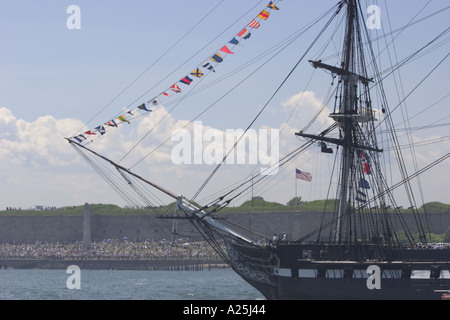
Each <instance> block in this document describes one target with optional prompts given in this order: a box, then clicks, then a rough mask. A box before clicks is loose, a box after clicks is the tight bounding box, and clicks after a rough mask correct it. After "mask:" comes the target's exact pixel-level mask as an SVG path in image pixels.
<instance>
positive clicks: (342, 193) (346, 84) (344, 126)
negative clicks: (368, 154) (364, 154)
mask: <svg viewBox="0 0 450 320" xmlns="http://www.w3.org/2000/svg"><path fill="white" fill-rule="evenodd" d="M343 3H344V4H347V12H346V26H345V37H344V45H343V50H342V52H343V54H342V60H341V66H340V67H335V66H331V65H328V64H325V63H323V62H322V61H321V60H319V61H311V60H310V61H309V62H310V63H311V64H312V66H313V67H314V68H321V69H325V70H328V71H330V72H331V73H333V74H336V75H337V76H339V84H340V86H342V97H341V99H340V103H339V107H338V108H337V109H336V110H335V112H334V113H332V114H330V117H331V118H332V119H333V120H334V121H336V122H337V123H338V125H339V130H340V131H339V138H338V139H337V138H330V137H325V136H324V135H322V134H320V135H312V134H305V133H303V132H299V133H296V135H298V136H302V137H306V138H310V139H314V140H318V141H323V142H328V143H333V144H336V145H338V146H340V147H341V168H340V170H341V174H340V181H339V194H338V197H339V207H338V213H337V222H336V230H335V241H336V243H340V242H341V241H342V234H341V229H342V226H341V223H342V217H343V216H344V215H345V214H346V213H347V210H349V204H348V202H349V201H348V200H347V198H348V196H349V190H350V187H351V178H352V176H351V175H352V166H353V158H354V157H355V155H356V154H355V153H356V152H357V150H366V151H373V152H381V151H382V150H379V149H378V148H376V147H373V146H369V145H365V144H363V143H361V139H359V137H358V133H357V130H356V128H357V127H358V125H359V124H358V123H363V122H369V121H373V119H374V118H373V114H372V111H371V109H370V108H363V107H361V106H358V100H359V99H358V96H357V92H358V85H359V84H360V83H361V84H362V85H363V86H365V87H367V86H368V83H369V82H371V81H372V79H370V78H368V77H367V76H366V75H365V73H366V70H365V68H364V66H362V68H357V65H358V63H360V64H362V62H363V60H364V59H363V58H362V57H363V55H362V50H361V48H360V47H359V44H360V40H361V39H360V33H359V30H358V28H359V27H360V26H359V23H358V6H357V1H356V0H343ZM358 73H360V74H358ZM361 73H362V74H361Z"/></svg>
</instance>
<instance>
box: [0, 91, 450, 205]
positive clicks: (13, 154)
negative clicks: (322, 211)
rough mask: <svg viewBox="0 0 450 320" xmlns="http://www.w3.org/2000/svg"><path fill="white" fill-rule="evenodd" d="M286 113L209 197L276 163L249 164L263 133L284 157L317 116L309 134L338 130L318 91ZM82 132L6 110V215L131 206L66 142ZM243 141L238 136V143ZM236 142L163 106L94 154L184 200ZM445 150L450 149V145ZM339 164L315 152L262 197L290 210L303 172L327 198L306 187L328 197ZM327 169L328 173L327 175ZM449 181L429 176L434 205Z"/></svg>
mask: <svg viewBox="0 0 450 320" xmlns="http://www.w3.org/2000/svg"><path fill="white" fill-rule="evenodd" d="M281 108H282V109H283V111H284V113H285V114H288V115H291V116H290V117H289V121H287V122H284V123H280V126H279V127H277V128H272V127H269V126H267V125H263V126H261V127H260V128H252V129H251V130H250V131H249V132H248V136H247V138H246V140H245V143H247V145H246V146H245V149H243V150H245V151H244V154H240V155H236V154H234V155H233V157H234V158H233V159H232V160H233V161H230V162H229V163H233V164H234V165H228V164H224V165H222V168H221V170H219V171H218V173H217V174H216V176H215V178H214V179H213V180H211V182H210V183H209V184H208V188H207V189H208V191H207V192H205V198H206V196H207V195H209V194H215V193H217V194H218V193H219V192H221V190H223V189H224V188H225V187H227V186H231V185H233V184H236V182H238V181H240V180H242V179H243V178H245V177H249V176H252V175H256V174H257V173H259V169H260V168H261V167H264V165H267V163H270V157H269V156H270V155H271V154H275V152H273V153H272V152H271V151H269V150H267V149H266V150H265V151H266V158H263V157H262V155H261V157H260V155H259V154H258V157H256V159H257V160H258V161H259V163H258V164H257V166H256V170H255V166H254V165H253V164H252V165H249V163H250V162H251V161H252V160H254V159H255V154H254V153H255V151H256V149H257V148H260V145H253V146H252V145H251V144H249V143H250V142H249V141H252V139H254V138H255V136H257V135H258V134H260V132H262V131H264V130H266V131H265V132H266V133H269V135H268V137H267V139H268V140H267V142H268V143H269V144H271V143H274V141H270V130H277V132H278V134H279V136H278V138H279V139H278V140H277V141H276V143H275V144H274V145H276V147H277V148H278V150H277V151H278V153H279V157H280V158H281V157H283V156H284V155H286V154H288V153H289V152H291V151H292V150H294V149H295V148H296V147H299V146H300V145H301V144H302V143H304V142H305V140H302V139H300V138H298V137H297V136H295V133H296V132H298V131H300V130H302V129H303V128H305V127H308V121H309V119H311V117H317V120H318V123H319V124H318V126H316V127H309V128H308V132H311V133H317V132H320V131H321V130H323V129H324V128H326V127H327V126H328V125H329V124H330V123H331V122H330V119H329V117H328V114H329V113H330V110H329V109H327V107H326V106H324V105H323V103H322V101H321V100H320V99H319V98H317V97H316V96H315V94H314V93H313V92H309V91H307V92H302V93H299V94H296V95H294V96H292V97H290V98H289V99H286V100H285V101H283V103H282V105H281ZM319 111H321V112H319ZM195 125H197V126H198V125H200V126H201V129H200V135H201V141H200V145H197V147H198V146H200V149H195V147H194V143H195V141H194V140H195V139H194V136H195V130H196V129H195ZM80 128H83V123H82V122H81V121H80V120H77V119H56V118H54V117H52V116H50V115H47V116H41V117H39V118H37V119H36V120H35V121H32V122H28V121H25V120H23V119H17V118H16V117H15V116H14V114H13V112H11V110H9V109H8V108H0V161H1V163H2V167H1V169H0V179H1V180H2V184H1V187H0V192H1V193H2V198H1V200H0V208H2V207H3V208H4V207H6V206H13V207H23V208H26V207H29V206H33V205H36V204H44V205H51V206H65V205H79V204H83V203H84V202H91V203H117V204H123V203H122V201H121V200H120V198H119V197H118V195H117V194H116V193H115V192H114V191H113V190H112V189H111V188H110V187H109V186H107V185H106V184H105V182H104V181H103V180H102V179H101V178H99V176H98V175H97V174H96V173H95V172H94V171H93V170H92V169H91V168H90V167H89V165H87V163H86V162H85V161H83V159H82V158H81V157H79V156H78V154H77V153H76V152H75V151H74V149H73V148H72V147H71V146H70V144H69V143H67V141H66V140H65V139H64V137H69V136H70V135H71V134H73V133H74V132H77V131H78V130H79V129H80ZM84 128H85V127H84ZM83 130H84V129H83ZM86 130H88V129H86ZM183 130H184V131H183ZM197 130H198V128H197ZM261 130H262V131H261ZM182 132H184V133H187V134H188V137H187V138H188V139H189V142H190V144H189V145H188V148H187V149H186V150H188V151H191V152H192V154H190V155H189V158H190V160H191V162H190V163H189V162H188V163H176V161H174V159H173V156H174V150H176V148H177V147H178V148H181V147H183V145H182V143H183V142H182V140H181V139H179V138H178V139H171V137H175V136H176V134H177V133H178V134H180V133H182ZM197 133H198V132H197ZM236 134H237V133H236V132H233V135H234V136H233V138H235V137H236ZM230 135H231V133H230V132H227V131H226V130H219V129H217V128H214V127H211V126H207V125H203V124H202V123H201V122H197V123H189V121H187V120H183V119H181V120H178V119H175V118H174V117H173V116H172V115H171V114H169V113H168V112H167V110H166V109H165V108H164V107H163V106H160V107H158V108H154V109H153V112H151V113H148V114H144V116H143V117H142V119H140V121H136V122H132V124H130V125H128V124H123V125H122V126H121V127H120V128H119V129H116V128H114V129H111V130H109V131H108V132H107V134H105V135H104V136H101V137H98V138H97V139H93V142H92V143H90V144H89V147H91V148H92V149H94V150H95V151H98V152H99V153H101V154H105V155H106V156H108V157H110V158H111V159H113V160H114V161H120V163H121V164H122V165H123V166H125V167H127V168H132V169H133V171H137V172H138V173H139V174H142V175H143V176H144V177H146V178H148V179H149V180H152V181H154V182H156V183H158V184H161V185H162V186H163V187H165V188H167V189H169V190H171V191H173V192H174V193H176V194H183V195H185V196H187V197H190V196H192V195H193V194H194V193H195V191H196V190H197V189H198V188H199V187H200V186H201V184H202V183H203V181H205V180H206V179H207V177H208V176H209V175H210V174H211V172H212V171H213V169H214V168H215V167H216V165H217V163H218V162H219V160H220V159H221V158H223V155H224V154H225V152H226V151H227V147H228V148H229V146H230V145H228V146H227V143H226V142H227V139H229V138H230ZM143 138H144V139H143ZM260 138H261V136H258V137H256V140H255V139H254V140H253V141H258V139H260ZM141 139H143V140H142V142H141V143H137V142H139V141H140V140H141ZM415 139H416V141H419V142H420V139H425V138H417V137H416V138H415ZM427 139H430V138H427ZM233 141H235V140H233ZM425 141H426V140H425ZM445 143H446V144H447V145H448V142H445ZM189 146H190V150H189ZM266 147H267V146H266ZM255 148H256V149H255ZM422 148H426V150H427V151H426V152H419V153H418V157H417V158H416V160H417V161H418V164H417V166H418V167H419V168H422V167H424V166H425V165H426V164H428V163H429V162H431V160H432V159H431V158H430V157H431V155H433V156H435V155H436V156H439V155H440V154H442V152H441V149H442V148H439V146H436V145H430V146H426V147H422ZM421 150H423V149H421ZM127 151H131V152H130V153H129V154H127V156H126V157H125V158H123V159H122V157H123V155H124V152H127ZM258 151H261V150H258ZM239 156H240V157H241V161H242V156H243V157H244V158H243V162H244V163H245V164H242V165H240V164H239V165H235V164H236V163H239V162H238V160H239V159H240V158H239ZM429 156H430V157H429ZM205 157H209V158H205ZM252 157H253V158H252ZM195 159H200V160H201V161H200V162H201V163H196V162H195ZM333 160H334V156H330V155H323V154H320V150H319V148H315V149H314V148H313V149H312V150H311V151H309V152H307V153H304V154H302V155H301V156H300V157H298V158H295V159H294V160H293V162H292V163H291V164H290V165H288V166H286V167H283V168H282V169H281V170H280V171H279V172H277V174H276V175H274V176H271V177H268V179H267V180H269V181H271V183H272V185H274V186H275V188H273V189H270V191H268V189H267V188H266V186H265V185H260V186H256V187H255V189H254V192H255V195H263V196H264V198H265V199H267V200H269V201H278V202H281V203H286V202H287V201H288V200H289V199H290V198H292V197H293V196H294V182H296V181H295V179H294V175H293V172H294V170H295V168H301V169H302V170H305V171H310V172H312V173H313V181H314V185H315V186H319V187H320V186H321V187H322V188H321V190H322V193H313V191H312V190H313V189H312V186H313V184H303V185H301V188H300V193H301V195H302V196H303V198H304V199H305V200H314V199H321V198H323V197H324V196H325V194H324V193H323V190H327V188H324V187H323V186H325V185H326V184H327V181H328V178H329V176H330V174H331V172H330V170H331V167H332V162H333ZM408 160H409V158H407V161H408ZM261 162H262V163H261ZM319 164H320V165H322V168H319ZM324 168H325V169H324ZM436 170H437V169H436ZM411 173H412V172H411ZM446 176H447V178H446ZM390 179H392V180H393V182H395V181H397V180H395V179H396V177H394V176H392V177H390ZM447 180H448V174H447V173H445V174H440V175H426V176H424V177H423V181H426V185H427V188H428V189H426V192H427V193H428V194H431V195H432V200H439V199H440V200H441V201H443V202H444V201H445V199H446V195H445V189H443V188H439V187H438V186H440V185H443V184H444V182H445V183H446V181H447ZM424 184H425V182H424ZM202 196H203V194H202ZM249 197H250V193H245V194H243V195H242V200H244V201H245V200H247V199H248V198H249Z"/></svg>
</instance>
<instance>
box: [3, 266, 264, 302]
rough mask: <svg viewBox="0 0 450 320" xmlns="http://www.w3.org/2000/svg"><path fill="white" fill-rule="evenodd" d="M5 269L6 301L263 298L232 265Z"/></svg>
mask: <svg viewBox="0 0 450 320" xmlns="http://www.w3.org/2000/svg"><path fill="white" fill-rule="evenodd" d="M77 272H78V274H77V276H78V278H77V279H76V280H75V279H73V277H74V275H75V271H73V270H61V269H59V270H48V269H0V299H1V300H261V299H264V297H263V296H262V295H261V294H260V293H259V292H258V291H256V289H254V288H253V287H252V286H250V285H249V284H248V283H247V282H245V281H244V280H242V278H240V277H239V276H238V275H237V274H236V273H235V272H234V271H233V270H231V269H211V270H208V269H206V270H202V271H145V270H142V271H141V270H82V269H80V270H78V271H77Z"/></svg>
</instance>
